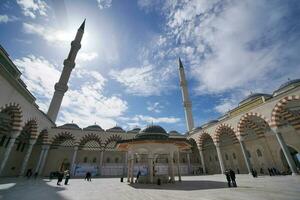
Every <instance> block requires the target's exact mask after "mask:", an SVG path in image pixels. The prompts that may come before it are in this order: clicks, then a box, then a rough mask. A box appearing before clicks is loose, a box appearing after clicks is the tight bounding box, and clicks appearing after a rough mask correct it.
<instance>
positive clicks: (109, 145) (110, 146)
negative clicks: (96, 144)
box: [104, 135, 122, 149]
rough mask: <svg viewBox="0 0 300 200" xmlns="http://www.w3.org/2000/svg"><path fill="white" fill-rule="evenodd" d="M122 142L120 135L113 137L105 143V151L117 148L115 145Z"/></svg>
mask: <svg viewBox="0 0 300 200" xmlns="http://www.w3.org/2000/svg"><path fill="white" fill-rule="evenodd" d="M120 140H122V137H121V136H119V135H112V136H110V137H109V138H107V140H106V141H105V143H104V148H105V149H113V148H114V146H115V143H116V142H118V141H120Z"/></svg>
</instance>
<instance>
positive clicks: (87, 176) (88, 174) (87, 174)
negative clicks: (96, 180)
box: [85, 172, 92, 181]
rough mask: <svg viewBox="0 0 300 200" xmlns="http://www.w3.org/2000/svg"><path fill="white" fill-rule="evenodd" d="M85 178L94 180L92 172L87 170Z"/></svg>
mask: <svg viewBox="0 0 300 200" xmlns="http://www.w3.org/2000/svg"><path fill="white" fill-rule="evenodd" d="M85 180H87V181H92V174H91V172H87V173H86V175H85Z"/></svg>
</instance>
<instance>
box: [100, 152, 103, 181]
mask: <svg viewBox="0 0 300 200" xmlns="http://www.w3.org/2000/svg"><path fill="white" fill-rule="evenodd" d="M103 156H104V152H103V151H101V152H100V159H99V170H100V175H101V176H102V175H103V174H102V166H103Z"/></svg>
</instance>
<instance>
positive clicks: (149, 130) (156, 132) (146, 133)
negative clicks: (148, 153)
mask: <svg viewBox="0 0 300 200" xmlns="http://www.w3.org/2000/svg"><path fill="white" fill-rule="evenodd" d="M168 137H169V135H168V134H167V131H166V130H165V129H164V128H162V127H161V126H157V125H152V126H148V127H146V128H144V129H143V130H141V131H140V132H139V134H137V135H136V138H140V139H167V138H168Z"/></svg>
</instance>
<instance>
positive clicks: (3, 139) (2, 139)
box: [0, 135, 6, 147]
mask: <svg viewBox="0 0 300 200" xmlns="http://www.w3.org/2000/svg"><path fill="white" fill-rule="evenodd" d="M5 139H6V135H3V136H2V138H1V141H0V147H1V146H3V144H4V142H5Z"/></svg>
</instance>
